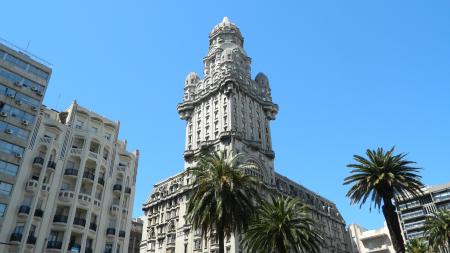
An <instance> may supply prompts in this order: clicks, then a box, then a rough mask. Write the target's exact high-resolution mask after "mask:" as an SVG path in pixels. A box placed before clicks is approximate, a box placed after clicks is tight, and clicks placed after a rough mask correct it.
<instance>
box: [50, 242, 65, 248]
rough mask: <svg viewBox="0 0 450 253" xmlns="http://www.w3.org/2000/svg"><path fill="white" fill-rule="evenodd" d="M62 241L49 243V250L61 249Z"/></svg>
mask: <svg viewBox="0 0 450 253" xmlns="http://www.w3.org/2000/svg"><path fill="white" fill-rule="evenodd" d="M61 247H62V241H48V242H47V249H61Z"/></svg>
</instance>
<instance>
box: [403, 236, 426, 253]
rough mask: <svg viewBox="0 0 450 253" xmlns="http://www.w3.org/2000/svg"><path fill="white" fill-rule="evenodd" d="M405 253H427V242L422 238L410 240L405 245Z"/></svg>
mask: <svg viewBox="0 0 450 253" xmlns="http://www.w3.org/2000/svg"><path fill="white" fill-rule="evenodd" d="M406 252H408V253H429V252H430V251H429V246H428V243H427V241H425V240H424V239H422V238H417V239H412V240H409V242H408V243H407V244H406Z"/></svg>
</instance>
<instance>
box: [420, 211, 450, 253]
mask: <svg viewBox="0 0 450 253" xmlns="http://www.w3.org/2000/svg"><path fill="white" fill-rule="evenodd" d="M424 228H425V236H426V237H427V238H428V244H429V245H430V246H431V247H432V248H433V249H434V250H435V251H442V252H448V251H449V250H450V245H449V244H450V210H441V211H439V212H436V213H434V214H433V215H432V216H430V217H429V218H428V219H427V220H426V222H425V227H424Z"/></svg>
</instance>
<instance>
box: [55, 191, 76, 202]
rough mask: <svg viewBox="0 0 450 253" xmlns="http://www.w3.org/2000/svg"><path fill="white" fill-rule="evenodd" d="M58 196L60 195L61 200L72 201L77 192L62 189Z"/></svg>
mask: <svg viewBox="0 0 450 253" xmlns="http://www.w3.org/2000/svg"><path fill="white" fill-rule="evenodd" d="M58 196H59V199H60V200H61V201H64V202H70V201H72V200H74V199H75V192H73V191H67V190H61V191H59V194H58Z"/></svg>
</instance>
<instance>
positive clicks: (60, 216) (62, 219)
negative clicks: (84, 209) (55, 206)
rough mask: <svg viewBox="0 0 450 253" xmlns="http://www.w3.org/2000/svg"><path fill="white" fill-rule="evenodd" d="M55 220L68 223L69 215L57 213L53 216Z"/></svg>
mask: <svg viewBox="0 0 450 253" xmlns="http://www.w3.org/2000/svg"><path fill="white" fill-rule="evenodd" d="M53 222H58V223H67V216H65V215H60V214H57V215H55V217H54V218H53Z"/></svg>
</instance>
